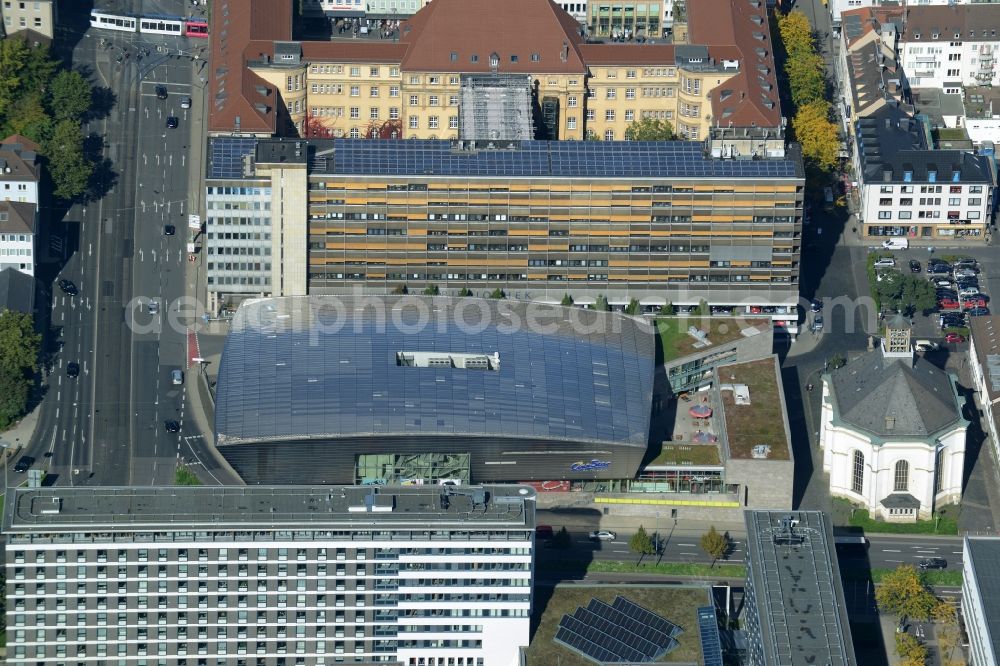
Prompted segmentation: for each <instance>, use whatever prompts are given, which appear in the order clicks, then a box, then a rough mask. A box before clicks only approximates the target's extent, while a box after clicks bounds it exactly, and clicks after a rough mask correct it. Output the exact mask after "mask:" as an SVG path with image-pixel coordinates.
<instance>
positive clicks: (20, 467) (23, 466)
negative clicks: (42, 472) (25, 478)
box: [14, 456, 35, 473]
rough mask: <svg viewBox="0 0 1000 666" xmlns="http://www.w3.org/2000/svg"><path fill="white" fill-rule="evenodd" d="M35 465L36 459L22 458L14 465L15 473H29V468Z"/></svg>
mask: <svg viewBox="0 0 1000 666" xmlns="http://www.w3.org/2000/svg"><path fill="white" fill-rule="evenodd" d="M34 464H35V459H34V458H32V457H31V456H21V457H20V459H18V461H17V463H16V464H15V465H14V471H15V472H18V473H24V472H27V471H28V468H29V467H31V466H32V465H34Z"/></svg>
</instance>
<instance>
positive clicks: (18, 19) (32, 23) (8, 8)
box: [2, 0, 56, 40]
mask: <svg viewBox="0 0 1000 666" xmlns="http://www.w3.org/2000/svg"><path fill="white" fill-rule="evenodd" d="M2 14H3V28H4V32H5V33H6V34H7V35H8V36H9V35H13V34H14V33H17V32H20V31H22V30H34V31H35V32H36V33H38V34H40V35H43V36H44V37H47V38H48V39H50V40H51V39H52V38H53V36H54V35H55V27H56V0H3V5H2Z"/></svg>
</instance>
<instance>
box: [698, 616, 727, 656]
mask: <svg viewBox="0 0 1000 666" xmlns="http://www.w3.org/2000/svg"><path fill="white" fill-rule="evenodd" d="M698 633H699V634H700V636H701V654H702V656H703V657H704V659H705V666H722V640H721V639H720V638H719V621H718V620H717V619H716V617H715V608H713V607H712V606H702V607H701V608H699V609H698Z"/></svg>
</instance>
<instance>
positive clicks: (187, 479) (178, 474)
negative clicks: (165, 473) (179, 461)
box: [174, 467, 201, 486]
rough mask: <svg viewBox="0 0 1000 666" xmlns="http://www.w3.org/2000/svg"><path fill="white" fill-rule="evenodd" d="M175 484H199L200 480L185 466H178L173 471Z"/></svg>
mask: <svg viewBox="0 0 1000 666" xmlns="http://www.w3.org/2000/svg"><path fill="white" fill-rule="evenodd" d="M174 485H175V486H200V485H201V480H200V479H199V478H198V477H197V476H195V473H194V472H192V471H191V470H189V469H188V468H187V467H178V468H177V471H175V472H174Z"/></svg>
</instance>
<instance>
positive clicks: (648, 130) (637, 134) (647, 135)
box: [625, 118, 677, 141]
mask: <svg viewBox="0 0 1000 666" xmlns="http://www.w3.org/2000/svg"><path fill="white" fill-rule="evenodd" d="M676 138H677V135H676V134H674V128H673V126H672V125H671V124H670V123H669V122H668V121H666V120H658V119H656V118H643V119H642V120H636V121H633V122H632V123H631V124H629V126H628V127H626V128H625V140H626V141H673V140H674V139H676Z"/></svg>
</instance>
